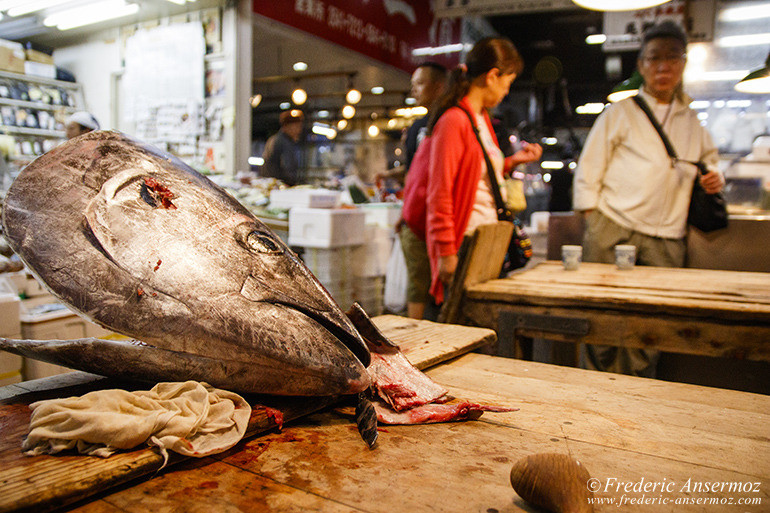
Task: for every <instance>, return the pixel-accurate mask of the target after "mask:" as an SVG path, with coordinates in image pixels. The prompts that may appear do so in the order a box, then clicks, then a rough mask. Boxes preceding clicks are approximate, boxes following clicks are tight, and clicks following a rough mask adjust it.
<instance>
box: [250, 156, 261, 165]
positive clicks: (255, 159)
mask: <svg viewBox="0 0 770 513" xmlns="http://www.w3.org/2000/svg"><path fill="white" fill-rule="evenodd" d="M248 163H249V164H251V165H252V166H262V165H264V163H265V159H263V158H262V157H249V160H248Z"/></svg>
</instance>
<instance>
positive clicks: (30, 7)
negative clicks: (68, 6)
mask: <svg viewBox="0 0 770 513" xmlns="http://www.w3.org/2000/svg"><path fill="white" fill-rule="evenodd" d="M69 1H70V0H37V1H34V0H33V1H29V0H28V1H26V2H24V3H23V4H21V5H18V6H16V7H11V8H10V9H8V16H21V15H22V14H29V13H31V12H36V11H42V10H43V9H48V8H49V7H54V6H56V5H60V4H64V3H67V2H69Z"/></svg>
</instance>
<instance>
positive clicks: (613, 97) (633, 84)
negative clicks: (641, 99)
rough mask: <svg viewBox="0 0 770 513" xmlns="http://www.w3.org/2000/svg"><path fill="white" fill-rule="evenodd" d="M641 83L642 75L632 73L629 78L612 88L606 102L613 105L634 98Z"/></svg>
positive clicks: (642, 80) (636, 72) (635, 72)
mask: <svg viewBox="0 0 770 513" xmlns="http://www.w3.org/2000/svg"><path fill="white" fill-rule="evenodd" d="M643 82H644V79H643V78H642V75H640V74H639V72H638V71H634V72H633V73H632V74H631V76H630V77H629V78H627V79H625V80H624V81H622V82H621V83H619V84H618V85H616V86H615V87H613V88H612V92H611V93H610V94H609V95H608V96H607V100H608V101H610V102H613V103H614V102H619V101H620V100H623V99H625V98H630V97H631V96H636V94H637V93H638V92H639V88H640V87H642V83H643Z"/></svg>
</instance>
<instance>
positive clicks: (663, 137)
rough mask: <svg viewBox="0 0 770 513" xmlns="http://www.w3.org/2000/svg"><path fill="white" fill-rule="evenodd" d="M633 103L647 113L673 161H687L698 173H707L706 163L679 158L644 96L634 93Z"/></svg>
mask: <svg viewBox="0 0 770 513" xmlns="http://www.w3.org/2000/svg"><path fill="white" fill-rule="evenodd" d="M633 100H634V103H636V104H637V105H638V106H639V108H640V109H642V111H644V113H645V114H646V115H647V117H648V118H649V120H650V123H652V126H653V127H654V128H655V131H656V132H658V135H659V136H660V138H661V140H663V146H665V147H666V153H668V156H669V157H671V160H672V161H674V162H677V161H678V162H687V163H688V164H692V165H693V166H695V167H697V168H698V171H699V172H700V174H702V175H705V174H706V173H708V169H707V168H706V164H705V163H703V162H702V161H698V162H693V161H691V160H685V159H680V158H679V157H678V156H677V155H676V150H675V149H674V145H673V144H671V141H670V140H669V138H668V136H667V135H666V132H664V131H663V127H661V126H660V123H658V120H657V118H655V115H654V114H653V113H652V110H650V106H649V105H647V102H646V101H645V100H644V98H642V97H641V95H638V94H637V95H636V96H634V97H633Z"/></svg>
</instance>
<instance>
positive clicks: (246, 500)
mask: <svg viewBox="0 0 770 513" xmlns="http://www.w3.org/2000/svg"><path fill="white" fill-rule="evenodd" d="M380 319H381V318H380ZM380 319H378V324H379V321H380ZM407 323H415V321H403V323H402V324H400V326H401V328H400V329H401V332H402V334H404V335H408V336H409V337H410V338H411V342H410V345H411V346H412V347H415V348H420V347H422V346H426V345H428V346H429V345H430V342H431V340H432V337H435V336H445V335H446V334H447V333H455V335H454V337H455V341H457V340H459V339H463V338H465V339H467V338H468V337H470V338H475V339H478V335H479V333H480V332H479V333H472V332H467V331H466V332H463V333H462V334H460V335H457V330H456V328H457V327H455V326H446V327H444V328H441V329H440V326H438V325H435V324H433V323H425V322H424V321H423V322H417V323H415V324H407ZM417 330H421V331H420V333H421V334H418V333H416V332H417ZM385 331H386V332H389V334H390V335H393V330H390V331H389V330H388V329H386V330H385ZM482 331H486V330H482ZM425 337H427V338H425ZM393 338H397V337H393ZM487 341H489V340H488V339H487ZM426 342H427V344H426ZM476 343H478V340H476ZM452 345H454V346H455V347H456V349H455V351H460V349H459V347H460V346H462V345H463V344H461V343H457V342H453V343H452ZM407 354H408V353H407ZM415 354H417V353H415V352H413V355H415ZM428 374H429V375H430V376H431V377H432V378H433V379H434V380H436V381H437V382H439V383H441V384H442V385H444V386H446V387H447V388H448V389H449V390H450V393H451V394H453V395H455V396H457V397H462V398H468V399H472V400H475V401H478V402H483V403H487V404H496V405H500V406H513V407H518V408H520V410H519V411H516V412H511V413H485V414H484V415H483V416H482V417H481V418H480V419H479V420H478V421H473V422H463V423H449V424H432V425H418V426H382V427H381V430H380V438H379V441H378V443H377V446H376V447H375V449H374V450H368V449H367V448H366V446H365V444H364V443H363V442H362V441H361V440H360V438H359V436H358V434H357V432H356V428H355V426H354V425H353V422H352V419H351V417H350V415H349V414H348V413H347V412H346V411H344V410H325V411H322V412H319V413H315V414H311V415H309V416H305V417H303V418H301V419H298V420H295V421H294V422H291V423H289V424H287V425H286V426H284V428H283V430H282V431H280V432H279V431H276V430H272V431H271V432H269V433H268V434H264V435H262V436H260V437H258V438H252V439H249V440H244V441H242V442H241V443H240V444H238V445H237V446H236V447H234V448H233V449H231V450H230V451H228V452H226V453H223V454H220V455H216V456H213V457H207V458H203V459H199V460H197V459H196V460H193V459H190V460H184V461H181V462H178V463H176V464H175V465H173V466H171V467H167V468H166V469H164V470H162V471H160V472H158V473H157V474H154V475H151V476H144V477H142V478H141V479H139V480H134V481H133V482H131V483H129V484H128V485H124V486H123V487H121V488H119V489H112V490H109V491H107V492H104V493H102V494H100V495H98V496H96V497H91V498H89V499H88V501H87V502H81V503H80V504H78V505H76V507H74V509H73V511H77V512H80V513H117V512H123V513H125V512H136V513H146V512H151V513H163V512H172V511H173V512H207V513H208V512H236V511H281V512H284V511H292V512H293V511H296V512H305V511H323V512H363V511H366V512H383V513H391V512H402V511H403V512H407V511H409V512H412V511H415V512H416V511H439V512H458V513H459V512H462V513H467V512H481V513H493V512H498V513H508V512H516V511H530V512H532V511H535V510H534V509H532V508H530V507H529V506H527V505H526V504H525V503H524V502H523V501H522V499H521V498H519V497H518V496H517V495H516V494H515V493H514V492H513V489H512V488H511V486H510V483H509V472H510V469H511V466H512V465H513V463H514V462H515V461H516V460H518V459H519V458H521V457H524V456H527V455H530V454H534V453H543V452H558V453H566V454H571V455H572V456H574V457H575V458H577V459H579V460H580V461H581V462H582V463H583V464H584V465H585V467H586V468H587V469H588V471H589V472H590V473H591V475H592V477H593V478H595V479H596V480H597V481H595V482H594V483H593V484H594V485H595V486H598V490H599V491H598V492H597V493H596V498H597V499H600V500H602V501H604V502H605V503H604V504H597V505H596V506H595V507H596V511H599V512H602V511H605V512H611V511H623V512H627V511H630V512H637V511H638V512H650V511H654V512H659V511H675V512H677V513H679V512H690V511H692V512H696V511H697V512H722V511H735V512H739V513H743V512H746V511H750V512H755V511H756V512H760V511H767V510H768V507H769V506H768V505H770V457H769V456H770V397H768V396H764V395H757V394H750V393H745V392H736V391H729V390H721V389H709V388H704V387H699V386H694V385H685V384H677V383H666V382H660V381H655V380H648V379H644V378H635V377H629V376H621V375H615V374H609V373H599V372H594V371H586V370H580V369H572V368H566V367H556V366H552V365H547V364H539V363H533V362H526V361H521V360H513V359H507V358H498V357H492V356H486V355H481V354H475V353H471V354H466V355H464V356H461V357H459V358H456V359H453V360H449V361H446V362H444V363H440V364H438V365H435V366H434V367H432V368H431V369H430V370H429V371H428ZM9 402H13V400H12V399H7V400H6V401H4V403H5V405H8V404H9ZM7 429H8V428H7V426H6V427H4V428H3V430H4V432H6V433H4V434H5V435H6V436H4V438H6V439H7V438H8V436H7ZM12 436H13V437H14V438H16V440H15V442H16V443H17V444H18V443H19V442H20V439H21V435H18V434H16V433H15V432H14V433H13V435H12ZM16 447H18V445H17V446H16ZM4 454H5V453H3V455H4ZM154 454H155V453H154V452H153V451H150V450H148V449H145V450H141V451H135V452H134V453H124V454H123V455H122V456H121V455H116V456H113V457H112V458H109V459H107V460H101V459H98V458H91V457H80V456H66V457H53V456H40V457H37V458H39V459H38V463H37V467H36V470H37V472H36V473H35V475H29V476H27V477H28V481H26V482H25V483H26V484H28V485H29V484H32V485H34V484H35V483H37V484H38V485H39V486H42V483H43V481H44V480H46V479H52V478H53V477H56V478H57V479H58V478H62V479H63V478H64V477H67V476H62V475H61V473H58V474H54V476H51V475H47V473H50V472H51V469H52V468H53V467H51V465H54V464H56V463H57V462H58V461H64V460H68V461H69V462H70V465H73V466H72V467H71V468H72V473H73V474H74V475H73V476H71V478H70V479H71V480H72V479H77V478H78V477H82V476H84V473H85V472H86V471H87V470H89V469H92V467H93V466H98V465H101V466H102V468H103V471H105V472H106V471H107V467H104V465H107V464H108V462H110V461H111V460H112V461H114V462H115V463H117V464H120V465H123V466H130V465H131V463H130V462H131V461H133V462H134V463H133V464H134V465H136V464H137V462H138V461H139V459H140V458H139V457H137V455H141V456H142V457H150V456H151V455H154ZM125 455H128V456H132V455H133V458H132V459H130V460H128V459H126V456H125ZM118 456H121V457H122V458H124V459H123V460H119V459H116V460H113V458H116V457H118ZM35 459H36V458H28V460H35ZM2 463H3V466H2V467H0V468H1V469H2V470H0V501H2V500H3V499H2V498H3V497H7V495H8V491H9V488H10V484H9V481H8V479H7V476H8V473H9V468H8V466H7V462H6V461H3V462H2ZM75 463H77V466H75ZM112 465H113V467H114V464H112ZM11 470H13V469H11ZM82 479H83V480H87V479H86V478H85V477H82ZM25 483H21V484H25ZM646 483H653V484H654V483H659V484H658V491H657V492H654V493H649V492H648V493H644V492H638V491H634V489H635V488H637V489H642V488H643V487H644V486H645V484H646ZM660 483H662V485H661V484H660ZM671 483H674V484H673V486H672V485H671ZM707 483H708V485H709V487H712V484H713V483H727V484H726V485H725V486H724V489H721V490H720V491H717V492H710V491H709V492H703V491H700V492H698V491H696V489H697V488H698V487H700V488H701V489H702V488H703V487H704V485H705V484H707ZM731 483H735V484H732V485H731ZM754 483H758V484H756V485H755V484H754ZM17 484H18V483H17ZM663 485H665V486H666V487H667V488H668V490H670V491H664V492H661V491H660V487H661V486H663ZM647 486H648V487H649V486H650V485H647ZM730 486H732V487H733V490H735V488H736V487H737V486H740V489H741V491H739V492H738V491H730ZM625 488H628V490H629V491H625ZM718 488H722V486H721V484H720V485H719V486H718ZM648 489H649V488H648ZM744 490H748V491H744ZM754 490H756V491H754ZM640 500H646V501H648V504H646V505H645V504H639V503H638V501H640ZM699 500H700V501H701V502H700V503H698V501H699ZM610 501H614V502H615V504H611V503H610ZM621 501H625V503H624V505H623V507H622V508H618V507H616V504H617V503H619V502H621ZM632 501H633V502H632ZM649 501H658V502H657V503H653V504H652V505H650V504H649ZM730 501H732V504H734V505H733V506H727V505H726V504H727V503H730ZM739 501H740V502H743V503H744V504H741V505H738V502H739ZM677 502H678V503H677ZM683 502H687V504H682V503H683ZM720 502H721V504H720ZM32 510H33V511H40V510H41V509H40V508H38V509H32Z"/></svg>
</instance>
